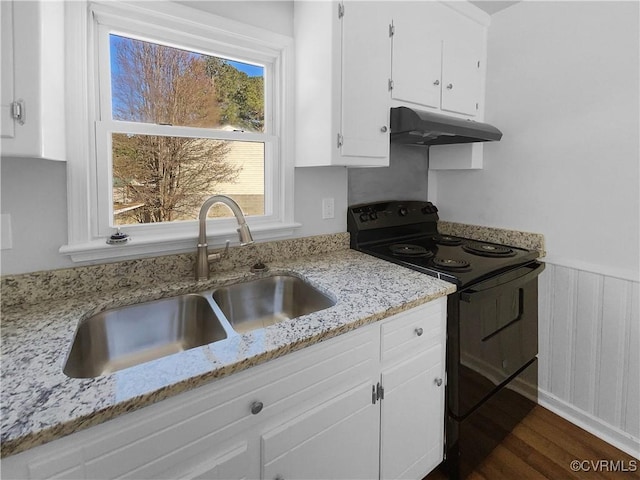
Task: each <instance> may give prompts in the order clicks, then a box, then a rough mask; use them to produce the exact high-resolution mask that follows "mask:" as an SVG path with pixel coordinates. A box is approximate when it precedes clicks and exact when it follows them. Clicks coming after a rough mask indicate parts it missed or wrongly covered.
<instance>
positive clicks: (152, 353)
mask: <svg viewBox="0 0 640 480" xmlns="http://www.w3.org/2000/svg"><path fill="white" fill-rule="evenodd" d="M333 305H335V301H334V300H333V299H332V298H331V297H329V296H328V295H326V294H324V293H323V292H321V291H320V290H318V289H317V288H315V287H313V286H312V285H310V284H309V283H307V282H306V281H304V280H302V279H301V278H298V277H296V276H293V275H275V276H270V277H263V278H259V279H255V280H251V281H248V282H244V283H236V284H232V285H229V286H226V287H220V288H217V289H215V290H210V291H206V292H200V293H190V294H185V295H180V296H176V297H171V298H163V299H160V300H155V301H150V302H144V303H138V304H135V305H130V306H127V307H119V308H113V309H110V310H105V311H103V312H100V313H98V314H96V315H93V316H92V317H89V318H87V319H85V320H83V321H81V322H80V325H79V326H78V329H77V331H76V334H75V337H74V339H73V343H72V346H71V351H70V352H69V356H68V358H67V361H66V363H65V366H64V369H63V372H64V374H65V375H67V376H68V377H72V378H93V377H98V376H100V375H103V374H107V373H112V372H115V371H118V370H122V369H124V368H128V367H132V366H134V365H138V364H141V363H144V362H148V361H150V360H155V359H157V358H161V357H164V356H167V355H171V354H173V353H177V352H181V351H183V350H189V349H191V348H196V347H200V346H203V345H208V344H210V343H214V342H218V341H221V340H224V339H226V338H229V337H230V336H233V335H238V334H242V333H246V332H250V331H252V330H256V329H258V328H264V327H267V326H269V325H274V324H275V323H278V322H280V321H283V320H288V319H292V318H296V317H300V316H302V315H307V314H309V313H313V312H317V311H319V310H323V309H325V308H329V307H332V306H333Z"/></svg>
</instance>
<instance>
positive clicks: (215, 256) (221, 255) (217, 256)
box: [207, 240, 229, 262]
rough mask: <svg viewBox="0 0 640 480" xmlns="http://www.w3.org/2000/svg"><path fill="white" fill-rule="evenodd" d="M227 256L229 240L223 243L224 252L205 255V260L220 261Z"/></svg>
mask: <svg viewBox="0 0 640 480" xmlns="http://www.w3.org/2000/svg"><path fill="white" fill-rule="evenodd" d="M227 256H229V240H227V241H226V242H225V246H224V250H223V251H222V252H215V253H210V254H208V255H207V259H208V260H209V261H210V262H212V261H215V260H221V259H223V258H225V257H227Z"/></svg>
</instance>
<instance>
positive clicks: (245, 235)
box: [196, 195, 253, 280]
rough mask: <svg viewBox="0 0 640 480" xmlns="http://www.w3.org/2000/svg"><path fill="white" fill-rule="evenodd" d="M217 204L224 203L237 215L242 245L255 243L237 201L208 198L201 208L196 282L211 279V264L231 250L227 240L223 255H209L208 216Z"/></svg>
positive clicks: (223, 197)
mask: <svg viewBox="0 0 640 480" xmlns="http://www.w3.org/2000/svg"><path fill="white" fill-rule="evenodd" d="M216 203H224V204H225V205H226V206H227V207H229V208H230V209H231V211H232V212H233V214H234V215H235V217H236V220H237V222H238V237H239V238H240V245H249V244H251V243H253V237H252V236H251V230H249V226H248V225H247V222H246V220H245V218H244V214H243V213H242V210H241V209H240V206H239V205H238V204H237V203H236V202H235V200H233V199H232V198H230V197H227V196H226V195H213V196H212V197H209V198H207V199H206V200H205V201H204V203H203V204H202V207H200V215H199V216H198V222H199V224H200V232H199V234H198V256H197V258H196V280H200V279H203V278H209V262H213V261H217V260H220V259H222V257H224V256H225V255H226V254H227V252H228V250H229V240H227V245H226V247H225V249H224V251H223V252H222V253H220V252H216V253H209V247H208V245H207V214H208V213H209V209H210V208H211V207H212V206H213V205H215V204H216Z"/></svg>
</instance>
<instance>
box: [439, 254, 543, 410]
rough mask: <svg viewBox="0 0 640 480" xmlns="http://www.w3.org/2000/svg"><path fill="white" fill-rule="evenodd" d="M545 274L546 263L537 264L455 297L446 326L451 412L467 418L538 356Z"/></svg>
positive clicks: (492, 280)
mask: <svg viewBox="0 0 640 480" xmlns="http://www.w3.org/2000/svg"><path fill="white" fill-rule="evenodd" d="M542 270H544V264H543V263H539V262H534V263H531V264H528V265H525V266H522V267H518V268H516V269H514V270H510V271H508V272H505V273H503V274H500V275H497V276H495V277H493V278H491V279H489V280H486V281H483V282H481V283H479V284H476V285H473V286H472V287H469V288H467V289H464V290H462V291H460V292H459V293H458V294H456V295H454V296H452V297H453V298H451V301H450V303H449V307H450V308H451V309H452V312H451V314H450V316H449V322H448V327H447V328H448V334H449V342H448V347H449V352H448V354H449V357H448V362H447V363H448V369H449V371H448V373H447V378H448V382H449V384H450V385H449V386H450V391H449V413H450V414H452V415H454V416H455V417H458V418H462V417H464V416H465V415H468V414H469V413H470V412H471V411H473V410H474V409H475V408H477V407H478V406H479V405H480V404H482V402H483V401H484V400H486V399H487V398H489V396H490V395H491V394H492V393H494V392H495V391H497V390H498V389H499V388H500V387H501V386H502V385H504V384H506V383H507V382H508V381H509V380H510V379H511V378H513V377H514V376H516V375H517V374H518V373H519V372H520V371H521V370H522V369H524V368H525V367H526V365H527V364H528V363H529V362H531V360H532V359H534V358H535V357H536V355H537V353H538V280H537V278H538V275H539V274H540V272H542ZM454 298H455V300H454ZM452 303H454V305H453V304H452ZM456 317H457V321H456Z"/></svg>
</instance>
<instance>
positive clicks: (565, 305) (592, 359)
mask: <svg viewBox="0 0 640 480" xmlns="http://www.w3.org/2000/svg"><path fill="white" fill-rule="evenodd" d="M639 287H640V284H639V283H638V282H637V281H633V280H628V279H621V278H616V277H614V276H608V275H605V274H603V273H601V272H599V273H595V272H589V271H586V270H580V269H577V268H573V267H568V266H562V265H559V264H553V263H547V268H546V270H545V271H544V272H543V273H542V275H541V276H540V289H539V292H540V299H539V306H540V308H539V317H540V334H539V335H540V336H539V340H540V355H539V356H540V375H539V377H540V385H539V388H540V393H541V403H542V404H544V403H545V400H547V401H549V402H551V403H552V404H553V407H554V408H553V410H554V411H556V412H558V413H560V414H562V413H564V414H565V416H566V417H568V418H573V419H576V418H577V419H579V421H580V423H581V426H583V427H584V428H586V429H587V430H590V431H592V433H595V434H596V435H599V436H601V438H605V439H607V440H608V441H610V442H612V443H614V444H616V446H618V447H619V448H621V449H623V450H625V451H627V452H629V453H631V454H633V455H636V456H637V455H638V454H639V450H640V448H639V444H640V331H639V325H638V324H639V323H640V310H639V296H640V295H639Z"/></svg>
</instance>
